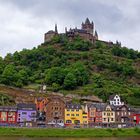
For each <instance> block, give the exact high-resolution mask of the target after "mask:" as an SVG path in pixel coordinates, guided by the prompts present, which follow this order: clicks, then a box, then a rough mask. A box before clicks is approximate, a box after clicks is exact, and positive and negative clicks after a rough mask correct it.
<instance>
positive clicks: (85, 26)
mask: <svg viewBox="0 0 140 140" xmlns="http://www.w3.org/2000/svg"><path fill="white" fill-rule="evenodd" d="M82 29H83V30H86V31H87V33H90V34H92V35H93V31H94V24H93V22H90V21H89V19H88V18H86V21H85V23H82Z"/></svg>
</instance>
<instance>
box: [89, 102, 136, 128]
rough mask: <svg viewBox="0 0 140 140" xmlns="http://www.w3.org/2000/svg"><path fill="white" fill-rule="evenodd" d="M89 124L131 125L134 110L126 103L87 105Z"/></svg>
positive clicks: (108, 125) (104, 125)
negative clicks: (119, 104)
mask: <svg viewBox="0 0 140 140" xmlns="http://www.w3.org/2000/svg"><path fill="white" fill-rule="evenodd" d="M88 110H89V112H88V118H89V120H88V122H89V126H91V127H92V126H102V127H132V126H133V125H134V121H133V115H134V110H133V109H131V108H130V107H128V106H127V105H122V106H113V105H109V104H104V103H100V104H91V105H89V107H88Z"/></svg>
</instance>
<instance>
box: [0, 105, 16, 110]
mask: <svg viewBox="0 0 140 140" xmlns="http://www.w3.org/2000/svg"><path fill="white" fill-rule="evenodd" d="M0 111H17V107H16V106H0Z"/></svg>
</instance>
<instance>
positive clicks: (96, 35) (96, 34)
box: [95, 30, 98, 39]
mask: <svg viewBox="0 0 140 140" xmlns="http://www.w3.org/2000/svg"><path fill="white" fill-rule="evenodd" d="M95 37H96V39H98V33H97V31H96V30H95Z"/></svg>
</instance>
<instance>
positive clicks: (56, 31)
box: [55, 24, 58, 33]
mask: <svg viewBox="0 0 140 140" xmlns="http://www.w3.org/2000/svg"><path fill="white" fill-rule="evenodd" d="M55 33H58V30H57V24H55Z"/></svg>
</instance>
